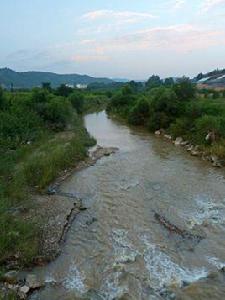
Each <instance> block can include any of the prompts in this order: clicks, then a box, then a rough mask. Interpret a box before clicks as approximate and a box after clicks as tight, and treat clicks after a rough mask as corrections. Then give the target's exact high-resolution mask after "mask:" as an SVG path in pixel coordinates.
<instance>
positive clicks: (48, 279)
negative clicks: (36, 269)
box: [45, 274, 57, 283]
mask: <svg viewBox="0 0 225 300" xmlns="http://www.w3.org/2000/svg"><path fill="white" fill-rule="evenodd" d="M56 282H57V281H56V280H55V278H54V277H53V276H52V275H51V274H49V275H47V276H46V277H45V283H56Z"/></svg>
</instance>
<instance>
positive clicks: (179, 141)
mask: <svg viewBox="0 0 225 300" xmlns="http://www.w3.org/2000/svg"><path fill="white" fill-rule="evenodd" d="M154 135H155V136H156V137H159V138H163V139H164V140H167V141H168V142H171V143H172V144H174V145H175V146H176V147H178V146H179V147H182V148H183V149H185V150H186V151H187V152H189V153H190V155H191V156H195V157H198V158H200V159H201V160H203V161H208V162H210V163H211V165H212V166H213V167H215V168H223V167H224V161H223V160H222V159H220V158H219V157H218V156H217V155H213V154H211V153H209V152H207V151H206V150H204V149H202V147H201V146H199V145H193V144H192V143H190V142H189V141H187V140H184V139H183V138H182V137H177V138H176V139H173V138H172V136H171V135H169V134H166V133H165V132H164V130H156V131H155V133H154Z"/></svg>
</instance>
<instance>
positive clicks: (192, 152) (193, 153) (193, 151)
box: [191, 149, 200, 156]
mask: <svg viewBox="0 0 225 300" xmlns="http://www.w3.org/2000/svg"><path fill="white" fill-rule="evenodd" d="M191 155H192V156H199V155H200V152H199V151H198V150H196V149H194V150H192V151H191Z"/></svg>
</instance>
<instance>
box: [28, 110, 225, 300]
mask: <svg viewBox="0 0 225 300" xmlns="http://www.w3.org/2000/svg"><path fill="white" fill-rule="evenodd" d="M85 122H86V126H87V129H88V131H89V132H90V133H91V134H92V135H93V136H94V137H95V138H96V139H97V141H98V144H99V145H102V146H116V147H118V148H119V151H118V152H117V153H116V154H114V155H112V156H110V157H105V158H103V159H101V160H100V161H98V162H97V164H96V165H95V166H92V167H89V168H88V169H85V170H82V171H80V172H79V173H76V174H74V176H73V177H72V178H71V179H70V180H69V181H68V182H66V183H64V184H63V186H62V187H61V190H62V191H64V192H69V193H70V192H76V193H79V195H80V196H81V198H82V199H83V202H84V204H85V206H86V207H87V208H88V209H87V210H86V211H83V212H81V213H80V214H79V215H78V217H77V218H76V219H75V221H74V222H73V224H72V226H71V229H70V231H69V232H68V235H67V241H66V243H65V245H64V247H63V251H62V254H61V256H60V257H59V258H58V259H56V261H55V262H53V263H51V264H49V265H48V266H47V267H44V268H38V269H36V270H35V272H36V273H37V274H38V276H40V278H42V279H43V280H44V281H45V282H46V283H47V285H46V287H45V288H44V289H43V290H42V291H40V292H38V293H37V294H33V296H32V297H31V299H42V300H48V299H49V300H56V299H57V300H59V299H66V300H67V299H135V300H136V299H174V298H175V297H178V298H179V299H223V298H222V296H221V295H224V294H223V293H224V278H223V276H222V275H221V276H222V278H221V277H220V278H218V277H217V275H215V276H211V278H210V279H209V278H207V279H206V277H207V275H208V274H210V273H212V272H215V271H217V270H218V269H219V268H221V267H222V266H223V265H225V235H224V233H225V184H224V183H225V180H224V173H223V171H219V170H217V169H213V168H212V167H211V166H210V165H208V164H207V163H205V162H202V161H200V160H199V159H197V158H192V157H191V156H189V155H188V154H186V153H185V151H184V150H183V149H181V148H179V147H175V146H174V145H172V144H170V143H169V142H167V141H164V140H162V139H160V138H156V137H154V136H152V135H150V134H148V133H147V132H145V131H142V130H137V129H135V130H134V129H130V128H128V127H127V126H126V125H123V124H120V123H117V122H116V121H112V120H110V119H109V118H107V116H106V114H105V113H104V112H101V113H98V114H91V115H88V116H86V118H85ZM155 213H158V214H160V215H161V216H163V217H164V218H166V220H168V221H169V222H170V224H175V225H176V227H177V228H179V229H182V230H186V231H187V232H189V233H190V234H191V235H192V236H193V237H194V236H195V235H197V236H201V238H202V239H201V240H198V239H195V238H185V237H182V236H180V235H179V234H177V233H175V232H173V231H170V230H169V229H168V228H166V227H165V226H163V225H162V224H161V223H160V222H159V220H157V219H156V218H155ZM184 286H186V288H184ZM210 286H212V288H209V287H210Z"/></svg>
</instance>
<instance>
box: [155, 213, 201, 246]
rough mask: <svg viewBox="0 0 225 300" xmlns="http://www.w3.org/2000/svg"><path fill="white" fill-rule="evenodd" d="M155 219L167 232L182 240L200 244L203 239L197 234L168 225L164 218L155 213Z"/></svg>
mask: <svg viewBox="0 0 225 300" xmlns="http://www.w3.org/2000/svg"><path fill="white" fill-rule="evenodd" d="M154 217H155V219H156V220H157V221H158V222H159V223H160V224H161V225H163V226H164V227H165V228H166V229H167V230H168V231H170V232H172V233H175V234H177V235H179V236H181V237H182V238H184V239H189V240H195V241H196V242H200V241H201V240H202V239H204V237H203V236H201V235H198V234H193V233H191V232H188V231H187V230H185V229H180V228H179V227H177V226H176V225H174V224H172V223H170V222H169V221H168V220H167V219H166V218H164V217H163V216H161V215H160V214H158V213H157V212H155V213H154Z"/></svg>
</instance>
